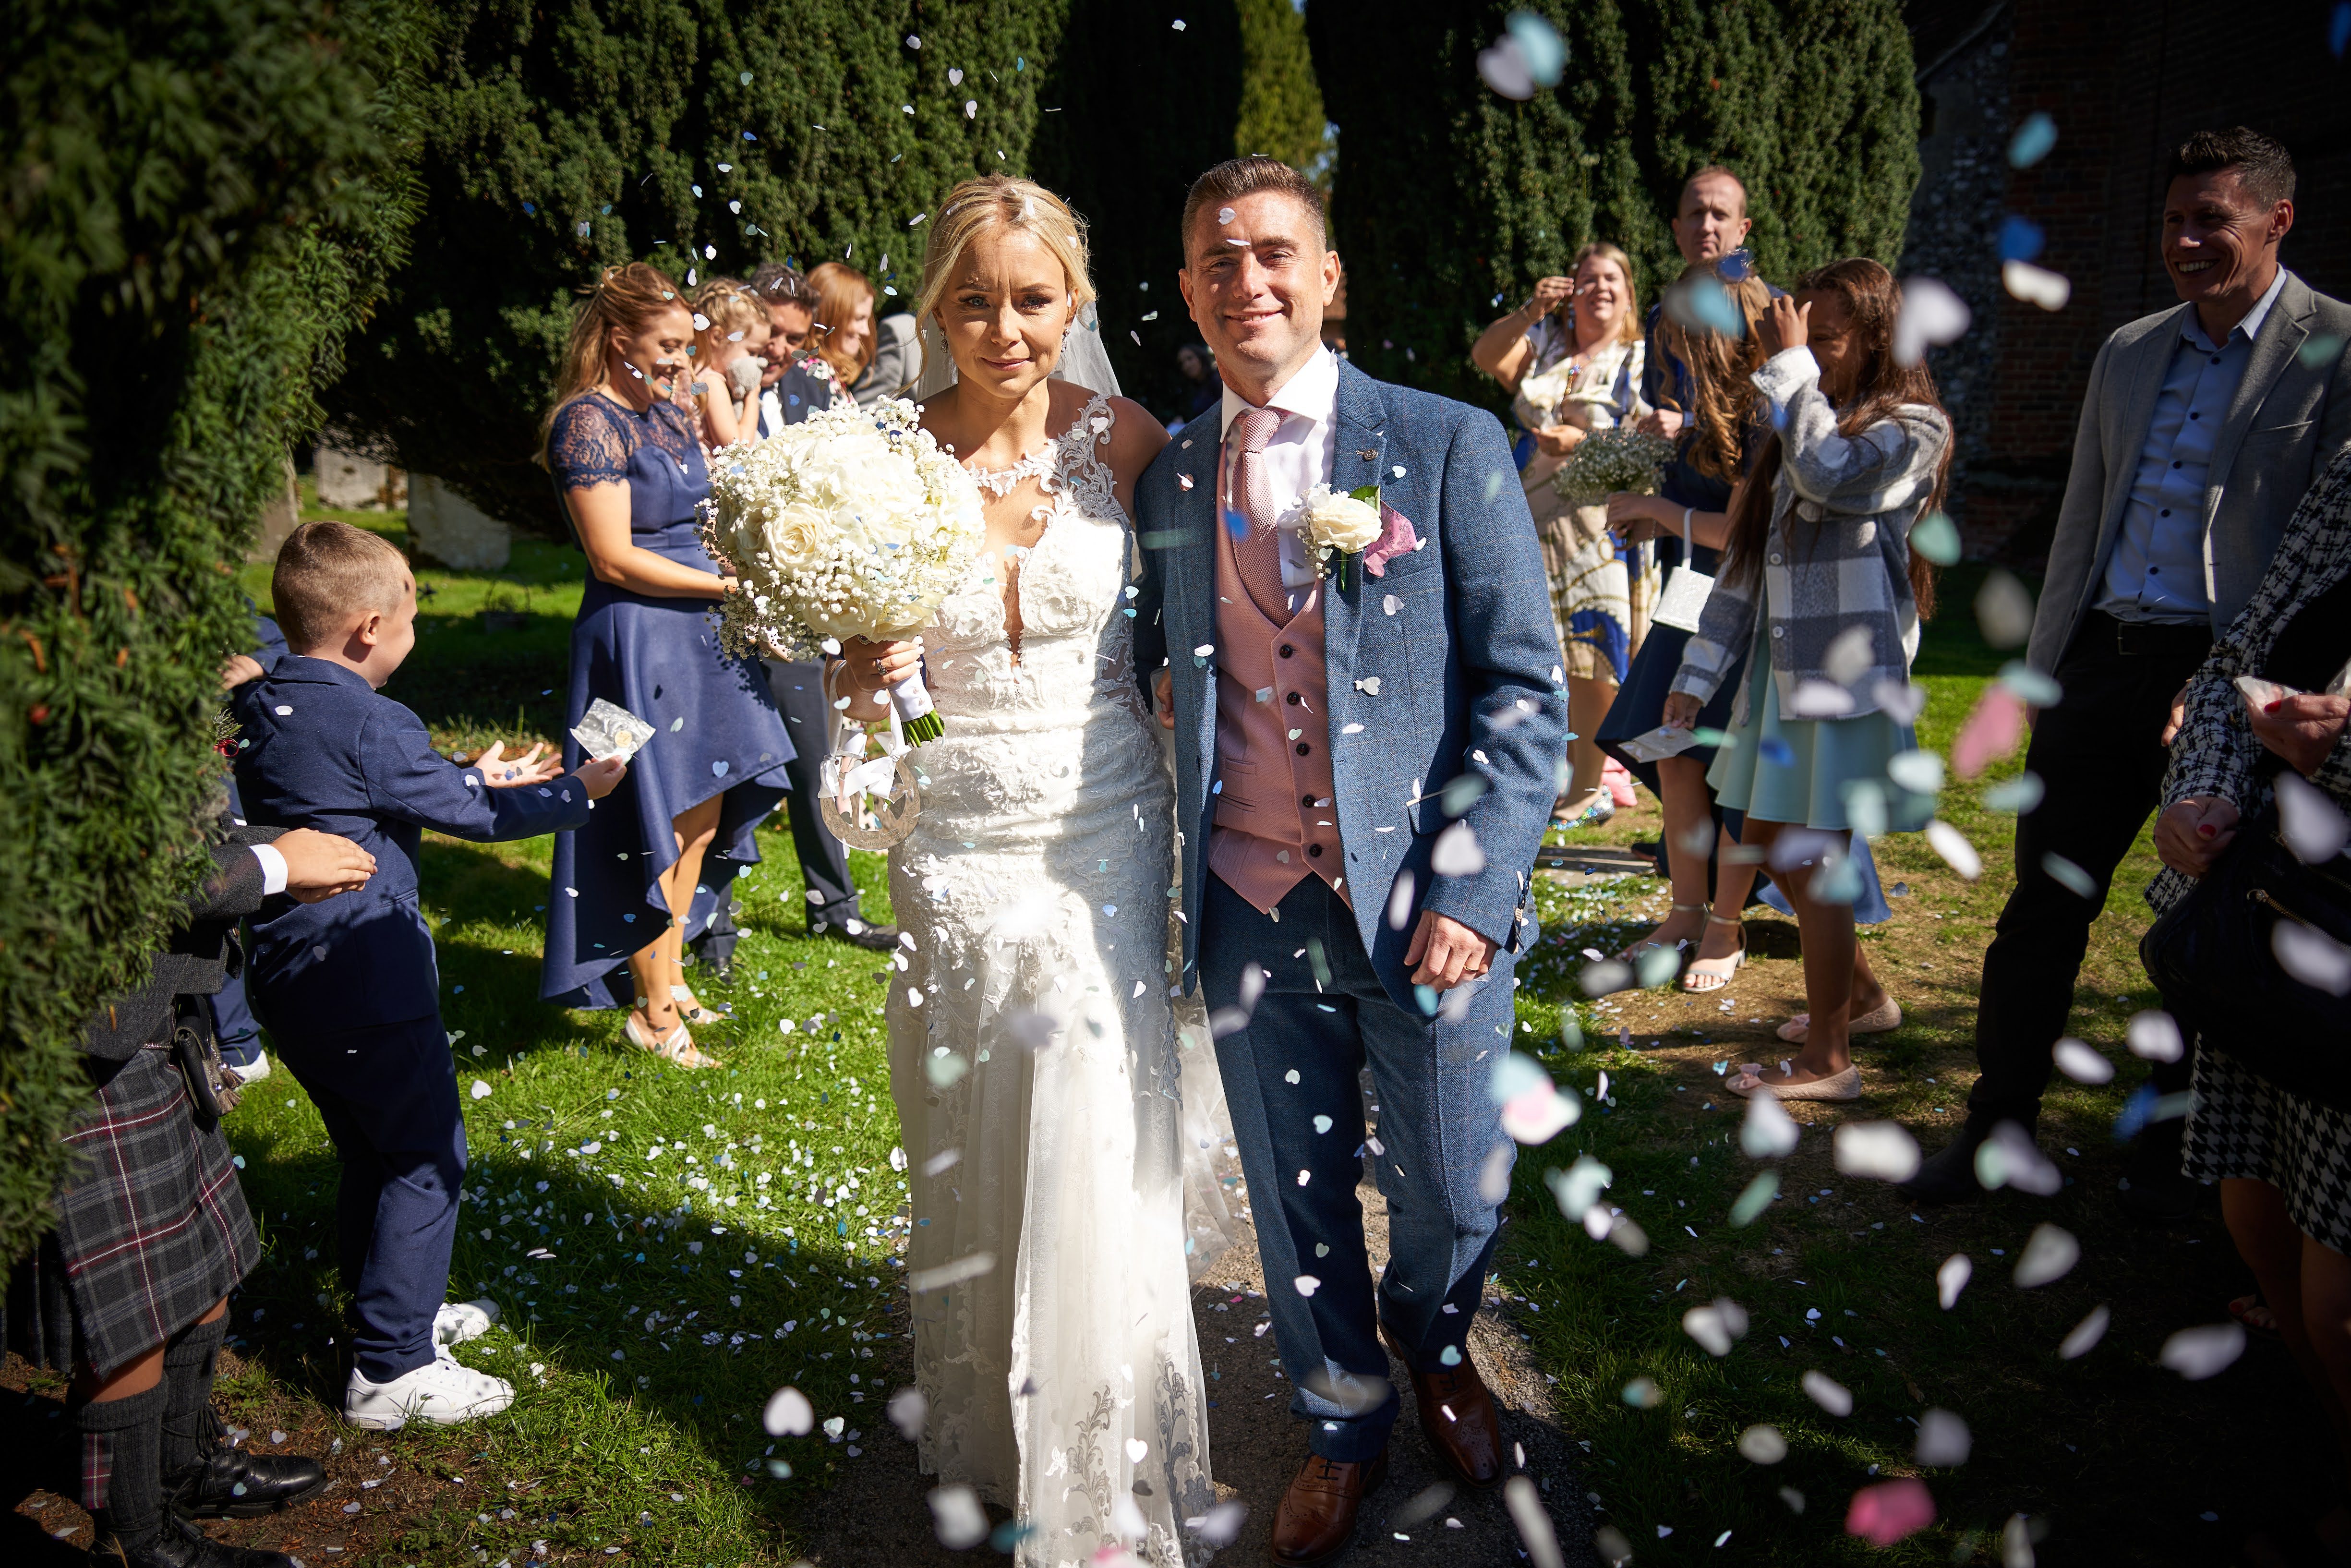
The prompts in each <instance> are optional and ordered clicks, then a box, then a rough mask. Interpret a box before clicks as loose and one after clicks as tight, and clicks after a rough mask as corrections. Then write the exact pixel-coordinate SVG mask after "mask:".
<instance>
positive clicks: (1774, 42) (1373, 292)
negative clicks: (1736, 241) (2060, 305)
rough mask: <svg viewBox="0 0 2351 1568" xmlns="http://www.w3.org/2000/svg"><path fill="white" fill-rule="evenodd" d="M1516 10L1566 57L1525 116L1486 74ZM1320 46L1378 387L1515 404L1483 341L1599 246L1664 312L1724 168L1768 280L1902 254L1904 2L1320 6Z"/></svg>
mask: <svg viewBox="0 0 2351 1568" xmlns="http://www.w3.org/2000/svg"><path fill="white" fill-rule="evenodd" d="M1517 9H1527V10H1532V11H1535V12H1537V13H1539V14H1541V15H1542V16H1546V17H1548V18H1549V19H1550V20H1551V22H1552V24H1553V26H1556V27H1557V28H1558V30H1559V33H1560V36H1561V37H1562V39H1563V40H1564V41H1565V43H1566V45H1567V48H1568V58H1567V67H1566V71H1565V74H1564V75H1563V77H1562V79H1561V81H1560V83H1559V85H1558V86H1557V87H1556V88H1555V89H1537V90H1536V93H1535V95H1534V97H1533V98H1532V99H1530V100H1528V101H1526V102H1513V101H1512V100H1510V99H1505V98H1502V97H1500V96H1499V95H1498V94H1497V93H1495V92H1494V91H1492V90H1491V89H1489V88H1488V87H1487V86H1486V85H1485V84H1484V82H1482V81H1481V80H1480V79H1479V76H1478V70H1477V57H1478V53H1479V50H1480V49H1482V48H1485V47H1488V46H1489V45H1490V44H1491V43H1492V42H1493V41H1494V39H1495V38H1496V37H1497V36H1498V35H1499V34H1500V33H1501V31H1502V28H1503V22H1504V18H1505V16H1506V15H1507V13H1508V12H1510V11H1511V10H1517ZM1307 26H1308V31H1309V34H1310V36H1311V38H1312V40H1313V46H1314V61H1315V68H1316V71H1317V74H1318V76H1319V77H1320V78H1321V81H1322V94H1323V99H1324V102H1325V103H1326V104H1327V105H1328V106H1329V109H1330V111H1331V115H1332V119H1333V120H1336V121H1337V122H1338V125H1339V127H1340V132H1341V137H1342V146H1343V157H1342V159H1341V161H1340V165H1339V172H1338V179H1337V195H1336V200H1335V202H1334V204H1333V205H1334V208H1335V210H1336V226H1337V230H1338V243H1339V247H1340V251H1341V254H1342V255H1343V256H1344V257H1345V258H1346V261H1347V267H1348V310H1349V322H1348V325H1349V333H1348V341H1349V347H1350V350H1351V352H1352V353H1353V357H1354V359H1355V360H1356V361H1357V362H1358V363H1360V364H1362V365H1363V366H1364V369H1366V370H1367V371H1371V372H1372V373H1373V374H1374V375H1380V376H1385V377H1389V378H1392V379H1395V380H1397V381H1404V382H1412V383H1415V384H1417V385H1422V386H1426V387H1429V388H1431V389H1432V390H1436V391H1440V392H1447V393H1448V394H1450V395H1452V396H1456V397H1462V398H1467V399H1470V400H1472V401H1479V402H1489V403H1491V402H1496V401H1497V390H1496V389H1495V388H1494V387H1493V385H1492V383H1491V382H1488V381H1487V380H1486V379H1485V378H1484V377H1482V376H1480V375H1479V373H1478V371H1476V370H1475V368H1474V367H1472V366H1471V365H1470V363H1469V360H1468V345H1469V343H1470V342H1471V341H1472V340H1474V338H1475V337H1476V335H1477V333H1478V332H1479V329H1481V328H1482V327H1483V326H1484V325H1485V323H1486V322H1488V321H1489V320H1491V319H1493V318H1494V317H1495V316H1496V315H1498V314H1499V312H1500V309H1501V308H1504V307H1506V306H1507V305H1509V304H1511V303H1514V302H1516V301H1518V300H1520V299H1523V298H1525V296H1526V293H1527V291H1528V290H1529V289H1530V287H1531V285H1532V283H1533V281H1534V279H1535V278H1537V277H1541V276H1543V275H1545V274H1547V273H1554V272H1560V271H1563V270H1564V269H1565V267H1566V266H1567V263H1568V261H1569V259H1570V258H1571V257H1572V256H1573V255H1574V253H1575V251H1576V249H1577V247H1578V246H1581V245H1582V244H1583V243H1584V242H1585V241H1587V240H1592V239H1605V240H1611V241H1614V242H1615V243H1616V244H1618V245H1621V246H1624V247H1625V250H1626V251H1627V252H1628V253H1629V254H1630V255H1631V256H1633V258H1634V263H1635V270H1636V272H1637V273H1638V274H1639V276H1638V277H1637V279H1636V282H1637V283H1638V285H1639V287H1640V292H1641V298H1642V299H1643V300H1644V302H1645V303H1646V302H1647V301H1651V300H1654V299H1655V298H1656V293H1657V290H1658V288H1659V287H1661V286H1662V285H1663V284H1665V283H1667V282H1670V281H1671V280H1672V279H1673V277H1675V276H1677V274H1678V272H1679V271H1680V266H1681V263H1680V258H1679V256H1677V254H1676V253H1675V250H1674V247H1673V240H1672V235H1671V234H1670V232H1669V231H1668V229H1667V222H1668V220H1669V219H1670V218H1671V217H1672V215H1673V208H1674V203H1675V202H1676V200H1677V197H1678V196H1679V193H1680V188H1681V183H1682V181H1683V180H1684V179H1685V178H1687V176H1688V174H1689V173H1690V172H1692V171H1693V170H1695V169H1698V168H1699V167H1701V166H1703V165H1705V164H1707V163H1709V162H1719V163H1725V164H1728V165H1729V166H1730V167H1731V168H1733V169H1734V170H1736V171H1737V172H1739V173H1740V176H1741V177H1742V178H1743V179H1744V181H1745V183H1746V184H1747V187H1748V191H1749V196H1750V202H1749V214H1750V216H1751V217H1752V218H1753V219H1754V220H1755V228H1754V232H1753V234H1752V235H1751V236H1750V240H1749V245H1750V247H1751V248H1752V249H1753V250H1754V252H1755V255H1756V259H1757V262H1758V264H1759V266H1760V267H1761V269H1762V271H1763V273H1764V274H1765V276H1767V277H1772V278H1785V277H1790V276H1792V274H1794V273H1796V272H1798V271H1801V270H1802V269H1803V268H1805V267H1813V266H1817V265H1819V264H1821V263H1823V262H1825V261H1829V260H1833V259H1834V258H1836V257H1838V256H1876V257H1877V258H1878V259H1879V260H1881V261H1885V262H1886V263H1887V264H1889V265H1891V264H1892V263H1893V262H1894V261H1895V260H1896V257H1897V256H1899V254H1900V252H1901V247H1902V232H1903V226H1904V224H1905V221H1906V218H1907V212H1908V207H1909V200H1910V192H1911V189H1912V187H1913V186H1914V185H1915V184H1916V183H1917V177H1918V157H1917V118H1918V110H1917V89H1916V88H1915V87H1914V86H1913V84H1912V80H1911V76H1912V67H1911V61H1910V45H1909V36H1908V34H1907V32H1906V31H1905V29H1904V26H1903V23H1902V16H1901V10H1900V7H1899V5H1897V4H1896V0H1723V3H1720V4H1715V5H1699V4H1698V0H1585V3H1583V4H1579V5H1573V6H1571V5H1566V4H1564V3H1563V0H1525V3H1524V4H1519V3H1515V0H1514V3H1511V4H1500V3H1486V0H1479V3H1457V4H1445V5H1425V4H1409V5H1408V4H1403V3H1401V0H1353V3H1351V4H1348V5H1335V4H1332V0H1316V3H1315V4H1312V5H1310V6H1309V8H1308V11H1307Z"/></svg>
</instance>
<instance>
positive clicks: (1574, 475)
mask: <svg viewBox="0 0 2351 1568" xmlns="http://www.w3.org/2000/svg"><path fill="white" fill-rule="evenodd" d="M1673 455H1674V444H1673V443H1672V442H1670V441H1667V439H1666V438H1665V437H1664V436H1662V435H1650V434H1646V433H1644V432H1641V431H1637V430H1635V429H1633V428H1631V427H1630V426H1628V425H1618V426H1615V427H1614V428H1613V429H1609V430H1595V431H1593V433H1592V434H1589V435H1587V436H1585V437H1584V438H1583V441H1582V442H1580V443H1579V444H1577V445H1576V448H1575V450H1574V451H1573V452H1571V453H1569V454H1568V455H1567V461H1566V462H1565V463H1563V464H1562V465H1560V470H1559V473H1558V475H1557V476H1554V477H1553V478H1552V486H1553V487H1554V488H1555V489H1557V490H1558V492H1559V498H1560V499H1561V500H1562V501H1565V502H1566V503H1567V504H1568V505H1569V506H1571V507H1596V506H1598V505H1600V503H1602V502H1603V501H1605V500H1606V499H1607V498H1608V497H1610V496H1612V495H1614V493H1615V492H1617V491H1619V490H1630V491H1632V492H1634V493H1635V494H1636V495H1643V496H1646V495H1650V494H1653V493H1654V492H1655V491H1656V487H1657V471H1658V470H1659V469H1661V468H1663V467H1664V466H1665V465H1666V463H1667V459H1669V458H1671V457H1672V456H1673Z"/></svg>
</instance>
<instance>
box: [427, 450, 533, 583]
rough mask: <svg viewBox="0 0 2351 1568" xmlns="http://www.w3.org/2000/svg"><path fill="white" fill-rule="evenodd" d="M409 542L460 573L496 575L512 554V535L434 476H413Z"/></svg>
mask: <svg viewBox="0 0 2351 1568" xmlns="http://www.w3.org/2000/svg"><path fill="white" fill-rule="evenodd" d="M408 543H409V548H410V549H411V550H412V551H413V553H415V554H417V555H420V556H423V557H426V558H428V559H432V560H435V561H438V562H440V563H441V564H442V565H443V566H445V567H450V568H452V569H454V570H458V571H497V570H501V569H502V568H504V567H505V565H506V564H507V557H508V556H509V555H511V554H512V553H513V551H514V530H513V529H511V528H508V527H507V525H506V524H504V523H502V522H500V521H498V519H497V518H496V517H491V516H490V515H489V514H488V513H486V512H485V511H483V510H482V509H481V508H480V507H476V506H475V505H474V503H473V502H471V501H468V500H467V499H465V497H463V496H461V495H459V494H458V493H457V492H456V491H455V490H453V489H451V488H450V487H449V486H446V485H444V484H443V483H442V482H441V481H440V480H439V479H436V478H434V476H432V475H430V474H412V475H410V476H409V479H408Z"/></svg>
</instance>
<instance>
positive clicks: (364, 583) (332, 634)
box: [269, 522, 408, 653]
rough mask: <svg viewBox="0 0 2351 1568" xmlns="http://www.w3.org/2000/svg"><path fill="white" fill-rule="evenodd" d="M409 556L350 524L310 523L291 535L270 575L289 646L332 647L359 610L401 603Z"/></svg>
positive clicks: (298, 649) (274, 601)
mask: <svg viewBox="0 0 2351 1568" xmlns="http://www.w3.org/2000/svg"><path fill="white" fill-rule="evenodd" d="M407 566H408V560H407V558H406V557H404V556H402V554H401V553H400V551H399V550H397V549H393V548H392V544H391V542H390V541H389V540H387V539H385V538H381V536H379V535H376V534H371V533H370V532H368V531H367V529H365V528H353V527H352V526H351V525H350V524H349V523H324V522H321V523H304V524H303V525H302V526H301V527H300V528H296V529H295V530H294V531H293V532H292V533H290V534H288V535H287V536H286V542H285V544H284V545H282V546H280V547H279V549H278V551H277V565H276V566H275V567H273V568H272V569H271V570H270V573H269V597H270V601H271V602H272V605H273V607H274V608H273V611H272V613H273V614H274V615H275V616H276V618H277V625H278V628H279V630H281V631H283V632H285V633H286V645H287V647H288V648H290V649H292V650H293V651H294V652H295V653H308V652H309V651H310V650H311V649H313V648H322V647H325V646H327V645H328V644H329V643H332V642H334V641H335V639H336V638H337V637H338V636H340V634H341V632H342V630H343V628H344V626H345V625H346V624H347V623H348V622H350V617H351V614H352V612H355V611H369V610H377V611H387V612H388V611H390V610H392V609H393V608H394V607H395V606H397V605H398V604H399V602H400V576H401V573H402V571H403V570H406V568H407Z"/></svg>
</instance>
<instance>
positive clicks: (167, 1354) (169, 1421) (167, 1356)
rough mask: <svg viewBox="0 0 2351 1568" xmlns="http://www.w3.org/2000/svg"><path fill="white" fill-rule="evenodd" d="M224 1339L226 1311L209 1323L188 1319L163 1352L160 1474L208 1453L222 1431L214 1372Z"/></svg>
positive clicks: (226, 1335) (174, 1472)
mask: <svg viewBox="0 0 2351 1568" xmlns="http://www.w3.org/2000/svg"><path fill="white" fill-rule="evenodd" d="M227 1337H228V1314H227V1313H226V1312H223V1313H222V1314H221V1315H220V1316H219V1317H217V1318H215V1319H214V1320H213V1321H212V1322H208V1323H190V1324H189V1325H188V1326H187V1327H186V1328H183V1329H182V1330H181V1331H180V1332H179V1333H177V1334H174V1335H173V1336H172V1340H171V1342H170V1343H168V1344H167V1345H166V1346H165V1347H164V1350H163V1387H164V1389H165V1390H166V1391H167V1392H166V1396H165V1397H166V1403H165V1405H164V1406H163V1450H162V1452H163V1473H164V1474H165V1475H167V1476H169V1475H175V1474H177V1473H178V1472H179V1471H181V1470H184V1469H187V1468H188V1467H190V1466H191V1465H193V1464H196V1463H198V1462H200V1461H201V1460H202V1459H203V1458H204V1456H205V1455H207V1454H209V1453H211V1452H212V1448H213V1443H214V1439H215V1438H216V1437H217V1436H218V1435H219V1431H220V1421H219V1417H217V1416H214V1414H213V1373H214V1367H215V1366H216V1365H217V1364H218V1362H219V1358H220V1347H221V1342H222V1341H223V1340H225V1339H226V1338H227Z"/></svg>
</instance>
